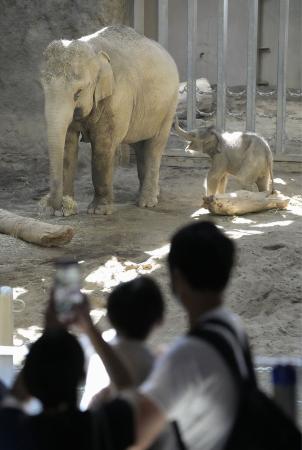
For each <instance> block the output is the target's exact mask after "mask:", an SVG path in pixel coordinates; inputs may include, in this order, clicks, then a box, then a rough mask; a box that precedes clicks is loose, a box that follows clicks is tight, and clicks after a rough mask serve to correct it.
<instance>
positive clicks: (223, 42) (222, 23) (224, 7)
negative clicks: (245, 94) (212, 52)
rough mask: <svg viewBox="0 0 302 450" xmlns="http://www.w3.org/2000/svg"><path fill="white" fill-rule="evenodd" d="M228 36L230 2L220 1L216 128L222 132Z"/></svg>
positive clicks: (223, 125) (224, 109)
mask: <svg viewBox="0 0 302 450" xmlns="http://www.w3.org/2000/svg"><path fill="white" fill-rule="evenodd" d="M227 36H228V0H219V6H218V38H217V46H218V49H217V56H218V63H217V112H216V126H217V129H218V130H220V131H224V129H225V111H226V51H227Z"/></svg>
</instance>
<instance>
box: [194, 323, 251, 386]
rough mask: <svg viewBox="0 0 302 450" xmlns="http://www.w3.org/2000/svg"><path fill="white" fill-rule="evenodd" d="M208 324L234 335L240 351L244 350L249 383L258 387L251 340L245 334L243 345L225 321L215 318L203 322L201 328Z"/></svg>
mask: <svg viewBox="0 0 302 450" xmlns="http://www.w3.org/2000/svg"><path fill="white" fill-rule="evenodd" d="M208 324H209V325H218V326H221V327H222V328H224V329H226V330H228V331H229V332H230V333H231V334H232V336H233V337H234V338H235V340H236V341H237V343H238V345H239V347H240V349H241V350H242V353H243V357H244V361H245V364H246V367H247V370H248V376H249V381H250V383H251V384H253V385H254V386H257V378H256V373H255V369H254V364H253V357H252V352H251V347H250V343H249V339H248V337H247V335H246V334H245V333H244V342H243V343H242V342H241V341H240V339H239V337H238V334H237V333H236V331H235V330H234V328H233V327H232V326H231V325H230V324H229V323H227V322H225V321H224V320H221V319H215V318H213V319H209V320H206V321H204V322H202V325H201V327H203V326H204V325H208Z"/></svg>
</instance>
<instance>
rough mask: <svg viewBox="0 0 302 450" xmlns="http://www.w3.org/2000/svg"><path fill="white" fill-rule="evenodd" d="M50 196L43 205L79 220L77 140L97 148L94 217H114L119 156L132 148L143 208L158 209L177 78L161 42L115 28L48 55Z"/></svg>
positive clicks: (55, 46)
mask: <svg viewBox="0 0 302 450" xmlns="http://www.w3.org/2000/svg"><path fill="white" fill-rule="evenodd" d="M41 81H42V85H43V89H44V94H45V116H46V123H47V135H48V148H49V162H50V193H49V194H48V195H47V197H46V202H45V204H46V205H47V206H49V207H50V208H52V210H53V211H54V212H55V211H58V212H59V213H60V214H63V215H65V216H67V215H70V214H75V213H76V212H77V206H76V202H75V200H74V186H73V185H74V178H75V173H76V166H77V152H78V140H79V136H80V134H81V135H82V140H84V141H86V142H90V143H91V148H92V181H93V186H94V191H95V193H94V199H93V200H92V202H91V203H90V205H89V206H88V212H89V213H91V214H110V213H111V212H112V202H113V188H112V178H113V168H114V155H115V151H116V148H117V146H118V145H119V144H121V143H127V144H131V145H133V147H134V148H135V152H136V158H137V171H138V178H139V182H140V193H139V200H138V205H139V206H140V207H153V206H155V205H156V204H157V197H158V193H159V187H158V178H159V168H160V161H161V155H162V152H163V149H164V147H165V144H166V142H167V139H168V136H169V132H170V128H171V124H172V121H173V116H174V114H175V109H176V104H177V98H178V86H179V79H178V72H177V68H176V65H175V63H174V61H173V59H172V58H171V56H170V55H169V54H168V53H167V52H166V50H165V49H164V48H162V47H161V46H160V45H159V44H157V43H156V42H154V41H152V40H150V39H147V38H146V37H144V36H141V35H139V34H137V33H136V32H135V31H134V30H133V29H132V28H129V27H126V26H110V27H106V28H103V29H101V30H100V31H97V32H96V33H94V34H92V35H90V36H85V37H82V38H80V39H76V40H72V41H69V40H57V41H53V42H51V43H50V44H49V46H48V47H47V48H46V50H45V52H44V60H43V64H42V73H41Z"/></svg>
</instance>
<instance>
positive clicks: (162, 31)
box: [157, 0, 169, 49]
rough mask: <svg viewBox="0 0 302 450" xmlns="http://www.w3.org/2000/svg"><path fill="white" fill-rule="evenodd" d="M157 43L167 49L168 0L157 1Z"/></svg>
mask: <svg viewBox="0 0 302 450" xmlns="http://www.w3.org/2000/svg"><path fill="white" fill-rule="evenodd" d="M157 4H158V42H159V43H160V44H161V45H162V46H163V47H165V48H166V49H167V48H168V23H169V18H168V11H169V0H158V2H157Z"/></svg>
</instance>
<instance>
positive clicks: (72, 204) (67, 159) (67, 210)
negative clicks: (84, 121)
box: [63, 130, 79, 216]
mask: <svg viewBox="0 0 302 450" xmlns="http://www.w3.org/2000/svg"><path fill="white" fill-rule="evenodd" d="M78 141H79V133H78V132H76V131H74V130H68V132H67V135H66V141H65V150H64V168H63V209H64V216H70V215H72V214H77V203H76V201H75V200H74V180H75V176H76V171H77V163H78Z"/></svg>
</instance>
